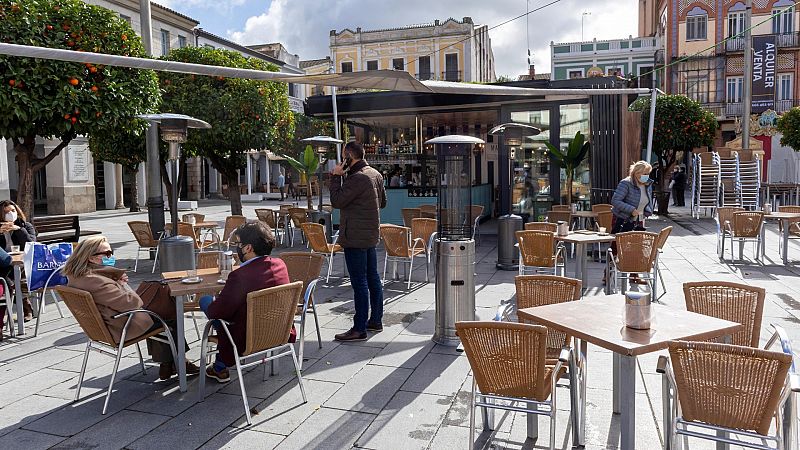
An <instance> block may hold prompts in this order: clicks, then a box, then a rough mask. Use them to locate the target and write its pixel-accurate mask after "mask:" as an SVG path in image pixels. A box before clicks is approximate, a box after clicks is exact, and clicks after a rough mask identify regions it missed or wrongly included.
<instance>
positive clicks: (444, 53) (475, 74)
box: [330, 17, 496, 83]
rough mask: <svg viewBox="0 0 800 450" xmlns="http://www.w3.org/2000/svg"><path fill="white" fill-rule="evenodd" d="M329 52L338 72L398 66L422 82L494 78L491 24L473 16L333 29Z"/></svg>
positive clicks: (485, 81)
mask: <svg viewBox="0 0 800 450" xmlns="http://www.w3.org/2000/svg"><path fill="white" fill-rule="evenodd" d="M330 51H331V59H332V63H333V67H334V70H335V71H336V73H342V72H357V71H366V70H385V69H390V70H391V69H394V70H404V71H407V72H409V73H410V74H412V75H413V76H415V77H416V78H418V79H420V80H445V81H467V82H480V83H487V82H494V81H495V80H496V77H495V67H494V54H493V52H492V42H491V39H490V38H489V28H488V26H486V25H475V24H474V23H473V22H472V19H471V18H470V17H464V18H463V19H462V20H461V21H458V20H455V19H452V18H451V19H447V20H445V21H444V22H440V21H439V20H436V21H435V22H434V23H431V24H423V25H411V26H407V27H400V28H389V29H381V30H362V29H361V28H360V27H359V28H356V30H355V31H353V30H350V29H349V28H345V29H344V30H341V31H336V30H331V32H330Z"/></svg>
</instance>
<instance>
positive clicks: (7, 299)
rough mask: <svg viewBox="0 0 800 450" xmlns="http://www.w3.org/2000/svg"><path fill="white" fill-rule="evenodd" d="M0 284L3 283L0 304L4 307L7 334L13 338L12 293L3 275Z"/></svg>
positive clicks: (0, 330) (0, 331)
mask: <svg viewBox="0 0 800 450" xmlns="http://www.w3.org/2000/svg"><path fill="white" fill-rule="evenodd" d="M0 284H2V285H3V297H2V298H0V306H5V307H6V319H8V320H6V324H7V325H8V331H9V334H10V335H11V337H12V338H13V337H14V336H15V335H16V334H15V329H16V327H15V326H14V313H13V312H12V311H11V310H12V309H13V308H12V303H13V302H12V300H11V299H12V294H11V291H10V290H9V288H8V282H6V279H5V278H4V277H0ZM2 332H3V330H2V329H0V333H2Z"/></svg>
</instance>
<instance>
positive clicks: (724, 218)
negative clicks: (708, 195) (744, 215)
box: [714, 206, 745, 258]
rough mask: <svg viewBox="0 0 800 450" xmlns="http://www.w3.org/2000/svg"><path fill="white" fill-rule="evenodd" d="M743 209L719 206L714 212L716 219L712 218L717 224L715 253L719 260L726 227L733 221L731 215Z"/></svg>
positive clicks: (726, 230)
mask: <svg viewBox="0 0 800 450" xmlns="http://www.w3.org/2000/svg"><path fill="white" fill-rule="evenodd" d="M744 210H745V209H744V208H740V207H738V206H720V207H719V208H717V210H716V213H717V214H716V217H715V218H714V219H715V221H716V223H717V253H718V254H719V256H720V258H721V257H722V253H723V252H722V248H723V247H722V246H723V243H724V242H723V241H724V240H725V237H726V236H727V232H728V225H729V224H730V222H731V221H732V220H733V214H734V213H737V212H740V211H744Z"/></svg>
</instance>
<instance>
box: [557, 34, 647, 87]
mask: <svg viewBox="0 0 800 450" xmlns="http://www.w3.org/2000/svg"><path fill="white" fill-rule="evenodd" d="M659 48H660V41H659V38H657V37H649V36H648V37H637V38H634V37H632V36H631V37H628V38H627V39H613V40H608V41H598V40H597V39H595V40H592V41H586V42H565V43H559V44H556V43H554V42H550V67H551V79H552V80H569V79H576V78H587V77H590V76H619V77H622V78H630V79H635V80H636V86H638V87H651V86H652V84H653V79H654V75H655V73H654V68H655V55H656V51H657V50H658V49H659Z"/></svg>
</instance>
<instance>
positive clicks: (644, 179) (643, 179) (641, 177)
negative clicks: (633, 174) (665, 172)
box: [639, 175, 650, 183]
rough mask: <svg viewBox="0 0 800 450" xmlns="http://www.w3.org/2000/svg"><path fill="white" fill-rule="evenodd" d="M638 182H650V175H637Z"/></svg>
mask: <svg viewBox="0 0 800 450" xmlns="http://www.w3.org/2000/svg"><path fill="white" fill-rule="evenodd" d="M639 181H640V182H642V183H647V182H648V181H650V175H639Z"/></svg>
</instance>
